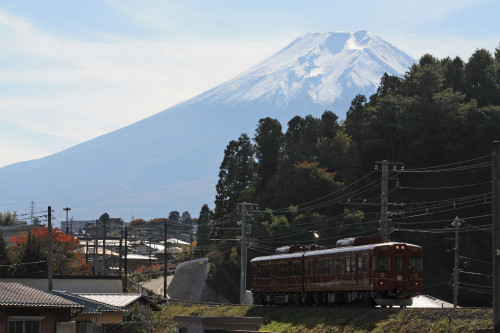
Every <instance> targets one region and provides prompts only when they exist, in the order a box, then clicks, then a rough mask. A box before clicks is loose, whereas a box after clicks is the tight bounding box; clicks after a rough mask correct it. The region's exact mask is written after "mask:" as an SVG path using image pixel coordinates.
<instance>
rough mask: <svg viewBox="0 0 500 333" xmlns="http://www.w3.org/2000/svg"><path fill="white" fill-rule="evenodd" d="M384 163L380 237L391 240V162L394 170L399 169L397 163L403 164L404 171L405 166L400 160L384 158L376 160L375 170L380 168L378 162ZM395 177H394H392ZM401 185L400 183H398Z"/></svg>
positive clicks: (385, 240)
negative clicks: (391, 160) (390, 160)
mask: <svg viewBox="0 0 500 333" xmlns="http://www.w3.org/2000/svg"><path fill="white" fill-rule="evenodd" d="M379 163H380V164H381V165H382V189H381V194H380V237H381V238H382V240H383V241H384V242H388V241H389V226H388V224H389V220H388V216H389V164H392V165H393V169H392V170H393V171H397V165H401V171H400V172H403V170H404V166H403V165H402V164H403V163H400V162H388V161H387V160H383V161H381V162H378V161H377V162H376V164H375V170H378V164H379ZM391 179H393V178H391ZM397 186H399V185H397Z"/></svg>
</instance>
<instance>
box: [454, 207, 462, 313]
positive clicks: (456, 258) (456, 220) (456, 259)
mask: <svg viewBox="0 0 500 333" xmlns="http://www.w3.org/2000/svg"><path fill="white" fill-rule="evenodd" d="M461 224H462V220H461V219H459V218H458V216H457V217H455V219H454V220H453V223H452V225H453V227H454V228H455V267H454V268H453V307H454V308H456V307H457V306H458V274H459V273H458V228H459V227H460V225H461Z"/></svg>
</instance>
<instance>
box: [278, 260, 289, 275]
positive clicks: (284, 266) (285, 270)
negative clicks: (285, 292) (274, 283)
mask: <svg viewBox="0 0 500 333" xmlns="http://www.w3.org/2000/svg"><path fill="white" fill-rule="evenodd" d="M287 274H288V265H287V264H286V263H283V264H280V275H279V276H280V277H286V276H287Z"/></svg>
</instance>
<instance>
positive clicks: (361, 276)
mask: <svg viewBox="0 0 500 333" xmlns="http://www.w3.org/2000/svg"><path fill="white" fill-rule="evenodd" d="M374 242H375V243H374ZM366 243H374V244H366ZM338 245H339V246H340V247H337V248H333V249H322V250H314V251H309V250H305V249H303V248H299V249H298V250H296V252H292V253H285V254H277V255H272V256H264V257H257V258H254V259H252V260H251V262H250V265H251V290H252V293H253V297H254V304H287V303H298V304H312V303H316V304H350V303H354V302H367V303H370V304H372V305H380V306H400V307H405V306H408V305H411V304H412V300H411V299H412V297H414V296H416V295H418V293H419V292H420V290H421V289H422V282H423V270H422V255H423V250H422V248H421V247H420V246H417V245H412V244H407V243H398V242H388V243H382V242H378V243H377V242H376V241H374V240H373V239H365V240H359V239H358V240H356V239H352V240H351V241H347V242H346V241H343V242H340V244H338Z"/></svg>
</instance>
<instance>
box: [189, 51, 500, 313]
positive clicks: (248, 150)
mask: <svg viewBox="0 0 500 333" xmlns="http://www.w3.org/2000/svg"><path fill="white" fill-rule="evenodd" d="M499 136H500V45H499V47H498V48H496V49H495V52H494V54H491V52H489V51H487V50H485V49H478V50H476V51H475V52H474V53H473V54H472V56H471V57H470V58H469V60H468V61H467V62H465V61H463V60H462V59H461V58H459V57H456V58H454V59H452V58H444V59H437V58H435V57H433V56H432V55H430V54H425V55H424V56H422V57H421V58H420V59H419V62H418V63H417V64H414V65H413V66H412V67H410V68H409V69H408V70H407V72H406V73H405V74H404V75H403V76H402V77H399V76H392V75H388V74H384V75H383V76H382V78H381V82H380V85H379V87H378V89H377V91H376V93H375V94H373V95H371V96H368V97H366V96H363V95H358V96H356V97H355V98H354V99H353V100H352V103H351V106H350V108H349V110H348V111H347V114H346V119H345V120H343V121H340V120H339V119H338V117H337V115H336V114H335V113H334V112H332V111H329V110H326V111H325V112H324V113H323V114H322V115H321V117H319V118H316V117H313V116H311V115H308V116H305V117H301V116H296V117H294V118H292V119H291V120H290V121H289V122H288V124H287V128H286V130H284V129H283V127H282V124H280V122H279V121H278V120H276V119H272V118H263V119H260V120H259V122H258V124H257V128H256V130H255V134H254V136H253V137H252V138H250V137H249V136H248V135H247V134H246V133H243V134H241V135H240V137H239V138H237V139H235V140H232V141H230V142H229V143H228V145H227V146H226V149H225V151H224V158H223V160H222V163H221V165H220V168H219V180H218V182H217V185H216V191H217V194H216V198H215V208H214V209H213V211H211V210H210V209H209V208H208V206H207V205H205V206H204V207H203V208H202V210H201V212H200V217H199V219H198V234H197V242H198V245H199V246H202V247H203V249H212V250H214V251H213V252H212V255H217V256H219V257H221V258H222V259H223V260H225V262H226V268H227V267H231V265H232V268H230V269H229V270H231V269H232V271H233V272H237V271H238V269H239V268H238V263H237V261H235V260H233V259H234V258H231V256H233V257H234V255H235V251H236V252H239V245H238V244H237V243H236V244H235V241H234V240H235V239H238V237H240V234H241V231H240V230H238V221H239V220H240V219H241V212H240V211H239V208H238V204H239V203H242V202H251V203H256V204H258V205H259V212H258V213H256V214H254V216H253V218H252V221H251V222H249V223H250V224H252V229H251V233H250V235H249V237H250V249H249V258H250V259H251V258H252V257H254V256H258V255H262V254H266V253H267V254H269V253H271V251H272V249H274V248H275V247H279V246H283V245H291V244H311V243H314V242H316V243H319V244H320V245H324V246H327V247H332V246H334V244H335V240H336V239H338V238H342V237H344V236H353V235H377V234H378V233H379V231H378V225H377V223H376V222H377V219H378V218H379V217H377V216H376V214H377V210H378V211H380V206H378V207H377V205H376V204H373V205H363V201H364V202H365V203H366V202H367V201H368V202H370V203H376V202H377V200H379V201H378V202H380V199H379V198H380V183H378V185H376V186H372V187H373V191H372V192H366V193H365V194H364V195H366V197H365V198H363V197H356V190H357V189H359V191H362V190H363V189H364V188H365V187H366V186H369V185H370V181H373V179H374V178H373V175H372V173H373V170H374V169H373V168H374V164H375V163H376V161H381V160H388V161H397V162H401V163H404V168H406V170H409V169H413V170H420V169H422V168H426V167H431V166H439V165H450V164H451V165H453V164H454V163H461V161H469V160H474V159H476V158H478V157H486V158H488V155H491V143H492V141H494V140H498V139H500V138H499ZM471 163H474V162H471ZM486 164H487V163H486ZM450 170H451V169H450ZM453 171H456V173H448V172H441V173H437V172H436V173H429V172H428V173H425V174H424V173H423V172H421V173H419V172H414V173H410V172H404V173H402V172H400V173H396V172H394V177H396V176H397V177H399V178H400V179H398V180H397V183H396V180H394V181H392V180H391V191H392V192H391V193H390V194H389V196H390V198H394V199H397V200H398V202H399V203H401V204H400V205H401V206H402V205H403V204H402V203H404V202H406V203H413V204H414V205H415V206H416V205H418V204H424V203H426V202H437V201H439V200H448V199H449V200H452V199H453V200H452V201H453V202H454V203H453V205H454V209H452V210H450V211H446V212H444V211H438V210H437V209H435V210H432V209H431V213H429V207H427V213H426V214H421V215H420V216H419V217H418V218H417V217H413V218H410V217H408V216H400V217H398V216H397V215H393V216H392V217H391V219H392V222H393V224H392V225H393V229H392V232H391V239H397V240H401V241H408V242H414V243H415V244H418V245H421V246H422V247H423V248H424V251H425V253H427V254H428V255H427V256H426V259H425V260H426V261H425V264H426V273H427V274H426V277H427V281H428V282H429V283H427V286H428V287H427V290H426V291H427V292H429V293H433V294H435V295H436V296H441V297H443V298H445V299H450V295H451V294H450V292H451V290H452V289H453V288H450V286H449V283H448V281H449V280H450V268H451V267H453V262H452V258H453V256H452V255H450V252H449V251H448V250H449V248H450V246H451V243H449V242H446V241H445V240H444V238H445V236H446V235H444V236H443V234H431V235H429V234H425V232H424V231H426V230H424V229H423V228H422V227H419V226H421V225H423V224H422V223H428V225H434V226H436V227H439V228H445V226H446V225H449V224H450V223H451V220H452V218H454V217H455V215H461V217H468V218H470V219H471V221H472V218H473V217H474V223H476V224H478V223H481V221H483V222H484V223H487V222H488V217H484V218H482V219H481V218H479V217H477V216H480V215H487V213H488V210H491V207H489V208H488V207H485V206H480V205H479V204H478V205H476V206H473V207H470V206H467V208H465V206H466V205H465V204H464V202H462V201H459V199H460V198H464V197H468V196H473V195H476V194H483V193H484V196H485V202H486V203H487V200H488V195H489V194H488V193H490V192H491V184H490V183H489V181H491V166H490V167H489V168H488V167H487V165H486V167H479V166H478V167H472V166H470V165H469V166H468V167H463V168H462V169H460V170H458V169H457V170H453ZM367 175H372V176H371V177H368V176H367ZM379 176H380V174H376V177H379ZM365 178H366V179H365ZM399 182H404V186H399V185H396V184H399ZM351 184H355V185H351ZM471 184H479V185H477V186H476V185H474V186H472V185H471ZM370 186H371V185H370ZM446 187H447V188H448V189H447V190H446V191H444V192H443V191H438V190H437V189H438V188H446ZM417 188H418V189H421V190H422V191H420V192H418V191H416V190H415V189H417ZM423 189H435V191H430V190H428V191H423ZM349 191H353V192H352V193H354V194H353V201H355V200H358V202H359V205H357V206H356V205H353V203H354V202H349V201H350V199H351V198H350V197H346V198H343V200H340V201H334V200H329V199H331V198H332V196H333V197H335V196H336V197H340V196H341V194H342V193H348V192H349ZM359 193H361V192H359ZM354 199H355V200H354ZM452 201H450V202H452ZM457 202H459V204H457ZM432 207H434V206H432ZM405 209H408V206H407V205H406V206H405V208H404V209H403V208H401V209H400V210H401V212H402V213H401V214H403V213H404V210H405ZM393 210H394V213H396V211H397V208H393ZM432 212H434V213H432ZM476 217H477V218H476ZM433 221H441V222H439V223H438V222H436V223H434V224H432V223H433ZM371 222H374V223H371ZM398 223H399V226H400V227H399V228H396V227H394V226H396V225H398ZM471 223H472V222H471ZM490 223H491V218H490ZM401 225H404V226H405V228H407V229H408V228H411V227H413V230H410V231H412V232H408V231H403V229H404V228H402V227H401ZM471 230H472V231H477V232H470V233H464V234H463V237H462V236H461V237H462V238H461V243H460V244H461V247H462V248H463V253H464V254H467V255H469V256H470V257H471V258H472V259H474V258H481V259H485V258H486V259H487V258H488V257H489V258H491V242H490V239H491V233H488V231H482V230H476V229H471ZM315 233H316V234H318V233H319V234H320V238H319V239H316V238H315V236H314V234H315ZM485 239H486V241H485ZM205 252H206V251H202V252H201V253H200V252H198V253H199V254H200V255H201V254H203V253H205ZM432 253H436V254H439V255H431V254H432ZM443 260H444V261H443ZM443 262H444V263H445V264H443ZM462 264H463V265H464V266H463V267H464V269H463V270H464V271H465V270H466V267H465V266H466V264H470V262H469V263H466V262H465V260H463V263H462ZM469 267H471V266H469ZM477 271H478V272H477V273H478V274H480V275H479V276H477V277H474V278H472V279H470V280H467V279H465V280H464V281H468V282H466V283H470V284H471V285H474V284H475V283H480V284H484V283H486V282H484V281H480V279H481V278H484V277H487V276H488V272H487V271H488V268H487V267H484V266H483V267H479V268H477ZM237 276H238V275H237V274H236V278H237ZM463 290H464V296H463V300H464V301H465V302H468V303H469V304H478V303H480V304H483V305H484V303H487V302H490V299H491V295H490V294H488V292H484V290H479V289H474V288H469V290H468V291H467V288H465V287H464V288H463ZM478 292H484V294H485V296H484V295H483V296H482V297H481V300H480V301H478V297H477V295H478Z"/></svg>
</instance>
